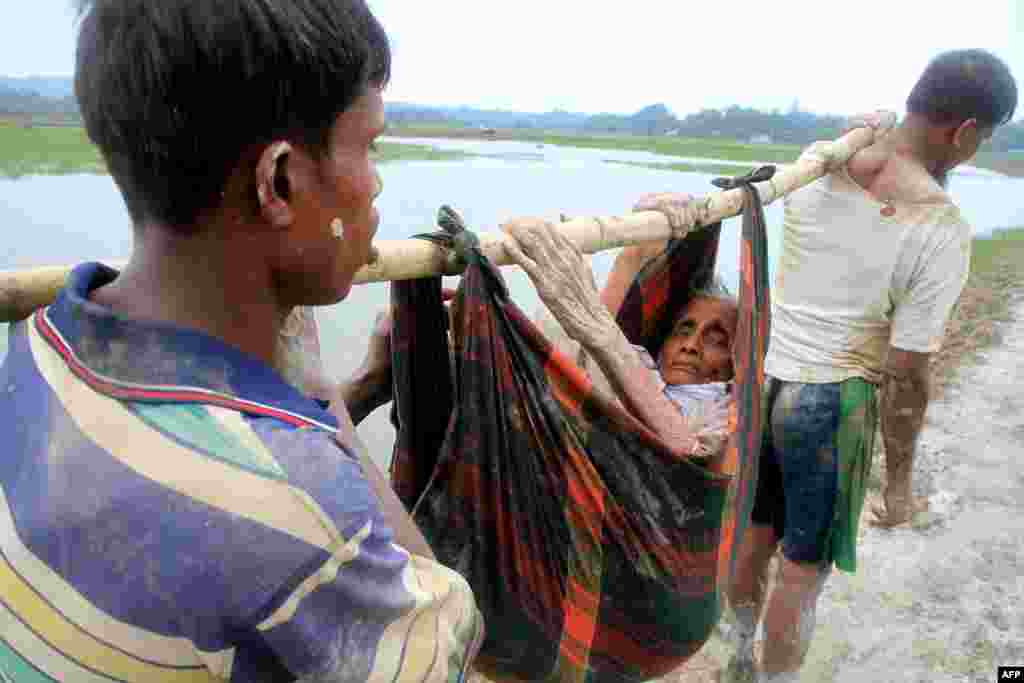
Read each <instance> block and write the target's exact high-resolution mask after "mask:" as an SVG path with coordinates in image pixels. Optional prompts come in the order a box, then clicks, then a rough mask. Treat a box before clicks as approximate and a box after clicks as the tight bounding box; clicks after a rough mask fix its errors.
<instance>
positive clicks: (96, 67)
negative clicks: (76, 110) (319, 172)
mask: <svg viewBox="0 0 1024 683" xmlns="http://www.w3.org/2000/svg"><path fill="white" fill-rule="evenodd" d="M79 7H80V11H81V13H82V15H83V16H82V19H81V24H80V29H79V36H78V50H77V56H76V61H77V63H76V69H75V94H76V96H77V98H78V104H79V107H80V109H81V112H82V118H83V119H84V121H85V127H86V130H87V131H88V134H89V137H90V138H91V139H92V141H93V142H94V143H95V144H96V145H97V146H98V147H99V149H100V151H101V152H102V154H103V157H104V159H105V160H106V162H107V166H108V168H109V169H110V173H111V175H112V176H113V177H114V180H115V181H116V182H117V184H118V186H119V187H120V189H121V193H122V194H123V195H124V198H125V203H126V204H127V206H128V211H129V213H130V214H131V215H132V218H133V219H134V220H135V221H140V220H143V219H155V220H158V221H161V222H164V223H166V224H168V225H170V226H174V227H178V228H181V229H184V228H186V227H187V226H190V225H192V224H194V222H195V220H196V218H197V217H198V215H199V214H200V212H201V211H203V210H206V209H211V208H213V207H215V206H216V205H217V204H218V203H219V201H220V195H221V193H222V192H223V191H224V186H225V184H226V182H227V179H228V177H229V175H230V173H231V172H232V170H233V168H234V166H235V165H236V164H237V163H238V162H239V160H240V159H241V158H242V157H243V155H244V154H246V153H247V152H248V150H250V149H252V148H253V147H254V146H255V145H260V144H266V143H269V142H271V141H273V140H274V139H280V138H283V137H287V138H290V139H292V140H294V141H296V142H297V143H299V144H301V145H303V146H304V147H305V148H306V149H308V151H310V153H312V154H313V155H314V156H316V157H321V156H322V155H323V154H325V153H326V150H327V145H328V141H329V136H330V131H331V129H332V126H333V123H334V121H335V119H336V117H337V116H338V114H339V113H341V112H343V111H345V110H346V109H348V108H349V107H350V106H351V105H352V103H353V102H354V101H355V100H356V99H358V98H359V97H360V96H361V95H362V94H363V93H365V91H366V88H367V87H368V86H370V85H374V86H380V87H383V86H384V85H386V84H387V81H388V79H389V78H390V72H391V48H390V45H389V42H388V38H387V35H386V34H385V32H384V29H383V27H382V26H381V25H380V23H378V21H377V19H376V18H375V17H374V16H373V14H372V13H371V12H370V10H369V8H368V7H367V6H366V3H365V1H364V0H216V1H215V2H211V1H210V0H80V2H79Z"/></svg>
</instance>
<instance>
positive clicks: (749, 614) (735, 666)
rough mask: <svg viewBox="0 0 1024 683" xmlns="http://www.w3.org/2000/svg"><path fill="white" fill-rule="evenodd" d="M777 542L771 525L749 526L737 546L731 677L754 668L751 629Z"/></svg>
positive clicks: (732, 592)
mask: <svg viewBox="0 0 1024 683" xmlns="http://www.w3.org/2000/svg"><path fill="white" fill-rule="evenodd" d="M778 543H779V539H778V537H776V535H775V531H774V529H773V528H772V527H771V526H751V527H750V528H749V529H748V530H747V533H746V534H745V535H744V537H743V541H742V542H741V543H740V547H739V549H738V553H737V558H736V577H735V581H734V583H733V585H732V586H731V587H730V588H729V606H730V607H731V608H732V611H733V614H734V615H735V617H736V631H735V636H734V639H733V646H734V647H735V648H736V650H735V655H734V656H733V660H732V661H731V662H730V664H729V669H730V671H731V673H732V678H733V679H737V680H742V675H743V674H750V673H752V672H753V665H754V633H755V632H756V631H757V622H758V619H759V617H760V616H761V607H762V605H763V604H764V593H765V584H766V581H767V578H768V563H769V562H770V561H771V559H772V555H774V554H775V549H776V547H777V546H778Z"/></svg>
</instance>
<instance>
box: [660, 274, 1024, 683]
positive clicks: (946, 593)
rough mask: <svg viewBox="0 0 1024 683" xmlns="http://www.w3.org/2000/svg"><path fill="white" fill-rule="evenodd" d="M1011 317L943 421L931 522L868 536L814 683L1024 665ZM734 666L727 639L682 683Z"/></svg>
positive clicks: (1016, 307)
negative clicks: (729, 660)
mask: <svg viewBox="0 0 1024 683" xmlns="http://www.w3.org/2000/svg"><path fill="white" fill-rule="evenodd" d="M1011 311H1012V313H1013V317H1012V320H1011V321H1009V322H1005V323H1000V324H999V325H998V336H997V340H996V343H995V344H994V345H993V346H992V347H990V348H989V349H987V350H986V351H984V352H982V353H981V355H980V358H979V361H978V362H977V363H976V364H974V365H973V366H970V367H965V368H963V369H961V370H960V372H959V375H958V377H957V379H956V380H954V382H953V384H952V386H950V387H949V388H948V389H947V390H946V392H945V395H944V396H943V397H942V398H941V399H938V400H937V401H934V402H933V403H932V405H931V406H930V408H929V411H928V416H927V421H926V425H925V429H924V432H923V433H922V436H921V442H920V444H919V451H918V456H917V463H916V465H915V470H914V471H915V484H914V487H915V492H916V493H918V494H919V495H925V496H927V497H928V499H929V502H930V510H929V511H928V512H925V513H920V514H919V515H918V516H917V517H916V518H915V520H914V522H913V523H912V524H911V525H910V526H905V527H902V528H897V529H893V530H880V529H876V528H872V527H869V526H867V525H866V524H862V526H863V527H866V528H864V529H862V536H861V543H860V545H859V551H858V566H859V569H858V572H857V573H856V574H854V575H848V574H843V573H841V572H835V573H833V575H832V577H831V579H830V580H829V583H828V586H827V587H826V590H825V593H824V595H823V597H822V600H821V602H820V604H819V612H818V628H817V631H816V633H815V638H814V642H813V644H812V645H811V650H810V652H809V654H808V658H807V661H806V663H805V666H804V669H803V675H802V677H801V681H807V682H811V681H813V682H819V681H821V682H824V681H835V682H836V683H868V682H887V681H892V682H894V683H912V682H917V681H920V682H921V683H925V682H927V683H937V682H943V683H945V682H949V683H954V682H955V683H961V682H963V681H970V682H972V683H973V682H975V681H977V682H979V683H980V682H986V683H987V682H988V681H994V680H995V677H996V667H997V666H1000V665H1004V666H1005V665H1010V664H1013V665H1024V295H1022V294H1020V293H1018V294H1017V296H1016V297H1015V300H1014V301H1013V302H1012V304H1011ZM720 631H722V632H727V631H728V622H727V620H726V621H724V622H723V625H722V627H721V628H720ZM728 654H729V648H728V647H727V646H726V645H725V643H724V642H723V640H722V639H721V638H719V637H716V638H713V639H712V640H711V641H709V642H708V644H707V645H706V646H705V649H704V650H703V651H702V653H701V655H699V656H698V657H697V658H695V661H694V662H693V664H694V665H695V669H694V670H692V671H691V672H689V675H683V676H680V677H679V678H677V679H676V680H678V681H692V682H693V683H696V682H697V681H701V682H704V681H715V680H717V675H716V673H715V669H717V668H718V666H720V665H721V664H724V662H725V660H726V657H727V656H728ZM684 671H685V670H684Z"/></svg>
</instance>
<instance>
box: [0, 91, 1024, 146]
mask: <svg viewBox="0 0 1024 683" xmlns="http://www.w3.org/2000/svg"><path fill="white" fill-rule="evenodd" d="M33 88H34V89H33ZM71 92H72V87H71V79H59V78H35V79H32V78H29V79H10V78H3V77H0V116H8V117H10V116H14V117H18V118H29V119H38V118H51V119H57V120H62V121H67V120H78V119H79V112H78V106H77V103H76V102H75V98H74V96H73V95H72V94H71ZM41 93H42V94H41ZM385 109H386V113H387V117H388V120H389V121H390V122H391V123H392V124H397V125H443V126H471V127H480V128H506V129H507V128H519V129H537V130H547V131H557V132H564V133H577V134H612V135H680V136H685V137H699V138H713V137H721V138H726V139H733V140H739V141H742V142H750V141H753V142H772V143H782V144H796V145H804V144H808V143H810V142H813V141H815V140H829V139H833V138H835V137H836V136H837V135H839V133H840V131H841V130H842V128H843V125H844V123H845V117H844V116H835V115H818V114H813V113H811V112H807V111H802V110H801V109H800V106H799V103H798V102H794V103H793V105H792V106H791V107H790V108H789V110H788V111H785V112H782V111H779V110H774V111H770V112H765V111H761V110H759V109H753V108H750V107H740V106H738V105H733V106H731V107H728V108H725V109H702V110H701V111H698V112H695V113H692V114H688V115H686V116H684V117H682V118H679V117H677V116H676V115H675V114H673V113H672V112H671V111H670V110H669V108H668V107H667V106H665V105H664V104H653V105H650V106H647V107H644V108H643V109H641V110H640V111H638V112H636V113H634V114H582V113H578V112H569V111H564V110H558V109H556V110H554V111H549V112H544V113H528V112H517V111H506V110H494V109H476V108H473V107H428V106H422V105H416V104H406V103H401V102H389V103H388V104H387V105H386V106H385ZM986 148H987V151H990V152H1005V151H1008V150H1021V151H1024V121H1018V122H1016V123H1014V124H1011V125H1009V126H1003V127H1001V128H1000V129H999V130H998V131H996V134H995V135H994V136H993V139H992V141H991V142H990V143H988V144H987V145H986Z"/></svg>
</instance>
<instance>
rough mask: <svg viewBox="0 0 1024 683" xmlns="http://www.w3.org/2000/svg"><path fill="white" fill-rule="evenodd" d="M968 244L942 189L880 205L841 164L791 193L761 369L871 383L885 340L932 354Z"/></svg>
mask: <svg viewBox="0 0 1024 683" xmlns="http://www.w3.org/2000/svg"><path fill="white" fill-rule="evenodd" d="M817 149H818V144H815V145H812V146H811V147H810V148H808V150H806V151H805V152H804V156H803V157H802V158H806V157H807V156H808V155H815V154H816V153H817ZM888 207H891V208H888ZM893 209H894V210H893ZM887 214H888V215H887ZM970 250H971V228H970V226H969V225H968V224H967V222H966V221H965V220H964V219H963V217H962V216H961V215H960V211H959V210H958V209H957V207H956V206H955V205H954V204H953V202H952V200H951V199H950V198H949V197H948V195H946V196H944V197H942V198H940V199H937V200H936V199H933V200H931V201H928V202H919V203H908V202H894V203H892V204H890V205H886V204H884V203H882V202H880V201H878V200H877V199H875V198H874V197H873V196H872V195H870V194H869V193H868V192H866V191H865V190H864V189H863V188H861V187H860V186H859V185H858V184H857V183H856V182H855V181H854V180H853V179H852V178H851V177H850V175H849V173H848V172H847V171H846V168H845V167H843V168H842V169H840V170H837V171H834V172H833V173H831V174H829V175H827V176H825V177H824V178H822V179H820V180H818V181H816V182H814V183H812V184H811V185H808V186H807V187H805V188H803V189H801V190H798V191H797V192H794V193H793V194H791V195H789V196H788V197H787V198H786V202H785V219H784V232H783V244H782V249H781V255H780V260H779V263H778V266H777V269H776V277H775V285H774V289H773V290H772V336H771V343H770V344H769V349H768V356H767V360H766V363H765V371H766V373H767V374H769V375H772V376H774V377H777V378H779V379H782V380H787V381H795V382H808V383H825V382H840V381H842V380H845V379H848V378H851V377H862V378H864V379H865V380H867V381H869V382H873V383H876V384H877V383H880V382H881V379H882V376H881V375H882V363H883V361H884V359H885V354H886V351H887V349H888V347H889V346H890V345H892V346H894V347H896V348H899V349H903V350H905V351H916V352H921V353H929V352H934V351H937V350H938V349H939V347H940V345H941V343H942V336H943V331H944V328H945V324H946V320H947V319H948V318H949V315H950V313H951V311H952V309H953V306H954V304H955V303H956V300H957V299H958V297H959V296H960V292H961V291H962V290H963V287H964V284H965V283H966V281H967V274H968V270H969V266H970Z"/></svg>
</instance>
